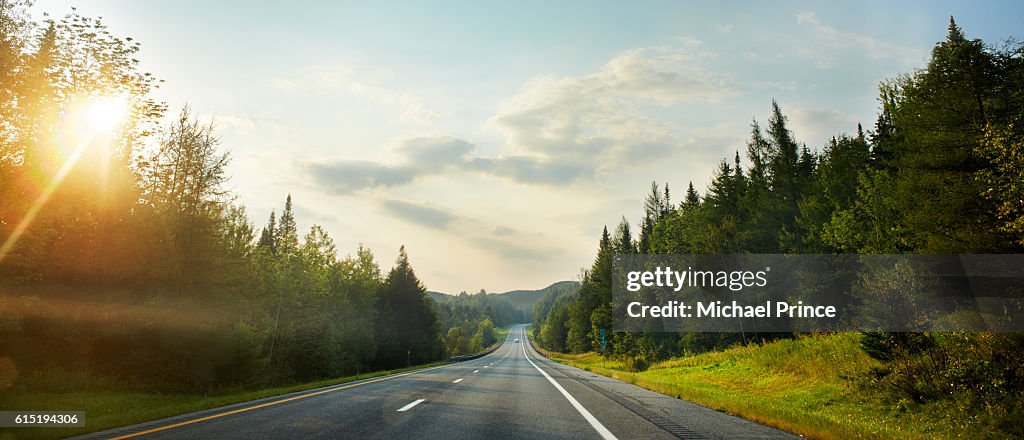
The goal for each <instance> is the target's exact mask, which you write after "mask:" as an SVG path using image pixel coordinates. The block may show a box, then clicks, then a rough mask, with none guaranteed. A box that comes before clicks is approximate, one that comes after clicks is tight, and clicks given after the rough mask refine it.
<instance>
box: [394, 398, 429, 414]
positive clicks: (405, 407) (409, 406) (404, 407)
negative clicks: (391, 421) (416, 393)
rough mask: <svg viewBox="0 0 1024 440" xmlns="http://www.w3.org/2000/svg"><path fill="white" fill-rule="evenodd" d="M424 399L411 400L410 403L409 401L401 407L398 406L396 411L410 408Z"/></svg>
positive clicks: (404, 410)
mask: <svg viewBox="0 0 1024 440" xmlns="http://www.w3.org/2000/svg"><path fill="white" fill-rule="evenodd" d="M424 400H426V399H416V400H413V401H412V403H410V404H408V405H405V406H403V407H401V408H398V412H406V411H408V410H410V409H412V407H414V406H416V405H419V404H421V403H423V401H424Z"/></svg>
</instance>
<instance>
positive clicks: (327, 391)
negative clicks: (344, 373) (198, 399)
mask: <svg viewBox="0 0 1024 440" xmlns="http://www.w3.org/2000/svg"><path fill="white" fill-rule="evenodd" d="M447 366H448V365H438V366H436V367H430V368H424V369H422V370H416V371H409V372H405V373H399V374H393V375H387V376H384V377H378V378H376V379H369V380H366V381H363V382H358V383H353V384H348V385H342V386H339V387H336V388H330V389H326V390H321V391H317V392H315V393H309V394H303V395H301V396H295V397H289V398H287V399H281V400H275V401H273V402H267V403H263V404H259V405H254V406H249V407H245V408H239V409H236V410H232V411H228V412H222V413H219V414H214V415H211V416H206V417H200V418H198V419H192V420H186V421H184V422H179V423H175V424H173V425H167V426H161V427H159V428H153V429H148V430H145V431H142V432H136V433H133V434H128V435H122V436H120V437H114V438H113V439H111V440H120V439H125V438H132V437H138V436H140V435H146V434H152V433H154V432H158V431H163V430H166V429H172V428H177V427H179V426H185V425H191V424H193V423H199V422H204V421H206V420H212V419H217V418H221V417H224V416H230V415H232V414H238V413H243V412H246V411H252V410H254V409H260V408H266V407H268V406H272V405H277V404H279V403H285V402H291V401H293V400H299V399H305V398H307V397H313V396H319V395H321V394H327V393H330V392H334V391H340V390H345V389H349V388H354V387H357V386H360V385H366V384H371V383H375V382H381V381H385V380H389V379H396V378H399V377H403V376H409V375H411V374H417V373H423V372H426V371H430V370H436V369H438V368H442V367H447Z"/></svg>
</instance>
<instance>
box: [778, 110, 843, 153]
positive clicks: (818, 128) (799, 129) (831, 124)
mask: <svg viewBox="0 0 1024 440" xmlns="http://www.w3.org/2000/svg"><path fill="white" fill-rule="evenodd" d="M784 111H785V113H786V115H787V117H788V118H789V122H790V124H789V128H790V130H792V131H793V134H794V135H795V136H796V138H797V139H799V140H800V141H801V142H804V143H806V144H807V146H808V147H809V148H811V149H812V150H813V149H820V148H821V147H822V146H824V145H825V143H826V142H828V140H829V139H830V138H831V137H832V136H833V135H835V134H838V133H843V132H846V133H854V132H856V131H857V123H858V122H859V121H858V120H857V118H856V117H855V116H854V115H851V114H849V113H844V112H841V111H837V110H831V109H825V108H801V107H795V108H792V109H784Z"/></svg>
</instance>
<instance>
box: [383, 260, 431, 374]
mask: <svg viewBox="0 0 1024 440" xmlns="http://www.w3.org/2000/svg"><path fill="white" fill-rule="evenodd" d="M378 317H379V319H378V332H377V333H378V335H379V336H380V349H379V354H378V359H377V360H378V365H379V366H380V367H382V368H394V367H397V366H407V365H415V364H421V363H426V362H431V361H434V360H437V359H439V358H440V357H441V355H442V353H443V352H444V347H443V346H442V344H441V335H440V326H439V324H438V321H437V315H436V312H435V310H434V305H433V300H432V299H430V297H429V296H427V289H426V288H425V287H423V283H422V282H420V280H419V278H417V277H416V273H415V272H414V271H413V269H412V265H410V264H409V256H408V255H407V254H406V252H405V246H402V247H401V248H399V250H398V258H397V259H396V260H395V266H394V267H393V268H392V269H391V272H389V273H388V276H387V279H386V280H385V282H384V287H383V288H382V289H381V291H380V296H379V302H378Z"/></svg>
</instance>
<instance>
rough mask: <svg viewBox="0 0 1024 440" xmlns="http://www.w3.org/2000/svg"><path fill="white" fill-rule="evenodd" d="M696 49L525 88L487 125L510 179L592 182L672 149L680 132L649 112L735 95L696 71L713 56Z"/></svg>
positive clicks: (634, 57) (681, 47) (669, 50)
mask: <svg viewBox="0 0 1024 440" xmlns="http://www.w3.org/2000/svg"><path fill="white" fill-rule="evenodd" d="M699 45H700V42H699V41H695V40H681V42H680V43H679V44H677V45H676V46H673V47H661V48H651V49H633V50H629V51H626V52H624V53H622V54H620V55H618V56H616V57H614V58H612V59H611V60H609V61H608V62H607V63H606V64H605V65H604V66H602V67H601V69H600V70H598V71H597V72H594V73H591V74H587V75H580V76H574V77H567V78H556V77H551V76H546V77H540V78H536V79H534V80H532V81H530V82H529V83H527V84H526V85H525V86H524V87H523V88H522V89H521V90H520V92H519V93H518V94H517V95H515V96H513V97H511V98H509V99H507V100H506V101H504V102H503V103H502V104H501V106H500V108H499V112H498V114H497V115H495V116H494V117H492V118H491V119H490V121H489V124H490V125H491V126H492V127H495V128H496V129H497V130H499V131H500V132H502V133H503V134H504V135H505V137H506V139H507V144H508V147H509V150H508V157H506V158H505V159H506V161H508V163H509V166H512V167H514V170H509V173H510V174H513V175H515V177H517V178H520V179H523V180H528V179H529V178H531V177H538V176H539V174H543V173H540V172H541V171H544V169H546V168H551V167H552V166H560V167H563V168H565V169H564V171H567V172H573V173H576V174H578V175H579V176H578V177H584V176H587V175H591V176H594V175H600V174H602V173H603V172H604V171H607V170H609V169H612V168H619V167H630V166H635V165H639V164H643V163H646V162H649V161H651V160H655V159H656V158H657V157H658V156H659V153H665V152H668V151H670V150H672V149H673V148H677V147H678V146H679V142H678V139H677V135H676V133H677V132H678V127H676V125H675V124H674V123H672V122H669V121H666V120H663V119H658V118H655V117H652V116H650V115H649V113H648V112H645V109H646V107H649V106H651V105H660V106H671V105H675V104H679V103H684V102H705V103H714V102H718V101H720V100H722V99H725V98H727V97H730V96H734V95H736V94H738V92H737V90H736V89H734V88H733V87H731V86H730V84H729V82H728V81H727V80H724V79H722V77H721V76H719V75H715V74H713V73H712V72H710V71H708V70H707V69H705V68H704V67H703V66H702V65H701V63H700V62H699V61H700V60H701V59H703V58H706V57H710V56H713V54H706V53H700V52H697V51H696V48H697V47H698V46H699ZM570 164H571V165H572V168H573V169H571V170H570V169H568V166H569V165H570ZM570 177H571V176H570Z"/></svg>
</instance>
